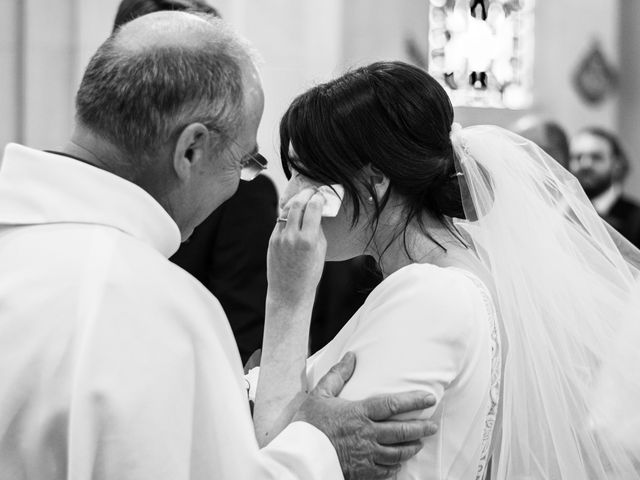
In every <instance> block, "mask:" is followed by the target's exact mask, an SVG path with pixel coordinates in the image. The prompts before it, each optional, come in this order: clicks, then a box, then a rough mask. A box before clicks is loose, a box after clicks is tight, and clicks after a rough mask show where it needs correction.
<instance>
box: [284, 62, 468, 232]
mask: <svg viewBox="0 0 640 480" xmlns="http://www.w3.org/2000/svg"><path fill="white" fill-rule="evenodd" d="M452 123H453V107H452V105H451V101H450V100H449V97H448V96H447V94H446V92H445V91H444V89H443V88H442V87H441V86H440V84H439V83H438V82H437V81H436V80H435V79H434V78H433V77H431V76H430V75H429V74H428V73H427V72H425V71H424V70H422V69H420V68H417V67H414V66H412V65H408V64H406V63H403V62H377V63H373V64H371V65H368V66H366V67H361V68H358V69H357V70H353V71H351V72H348V73H346V74H345V75H343V76H341V77H339V78H337V79H335V80H332V81H330V82H327V83H323V84H321V85H318V86H315V87H313V88H312V89H310V90H309V91H307V92H305V93H303V94H302V95H300V96H299V97H297V98H296V99H295V100H294V101H293V103H292V104H291V106H290V107H289V109H288V110H287V112H286V113H285V114H284V116H283V118H282V121H281V122H280V158H281V160H282V166H283V168H284V171H285V173H286V174H287V177H289V176H290V167H293V168H294V169H295V170H296V171H298V172H300V173H301V174H302V175H305V176H306V177H308V178H310V179H312V180H315V181H318V182H322V183H324V184H333V183H339V184H341V185H343V186H344V188H345V190H346V193H347V196H348V198H349V199H351V201H352V202H353V218H352V225H355V223H356V222H357V221H358V218H359V214H360V203H361V202H364V201H365V199H363V198H362V197H361V194H360V191H359V190H358V188H356V185H355V183H354V182H355V181H356V179H357V178H358V177H357V173H358V172H359V171H360V169H362V167H364V166H365V165H369V164H370V165H372V166H374V167H375V168H377V169H378V170H380V171H381V172H382V173H384V174H385V175H386V176H387V177H388V178H389V180H390V189H389V190H388V191H387V194H386V195H385V196H384V198H382V199H380V200H379V201H378V199H377V198H376V195H375V192H374V190H373V185H371V184H369V183H366V182H364V183H363V185H364V187H365V189H366V190H367V191H368V192H369V194H370V195H371V197H373V199H374V202H375V215H374V218H373V220H372V222H373V228H374V229H375V228H376V226H377V221H378V219H379V216H380V212H381V211H382V209H383V208H384V206H385V205H386V203H387V201H388V199H389V194H390V190H391V189H393V191H394V192H396V193H398V194H400V195H402V196H403V197H404V198H405V200H406V206H407V216H406V223H405V226H404V228H403V229H402V232H405V231H406V227H407V226H408V225H409V222H411V220H412V219H414V218H415V219H417V220H418V222H419V223H420V225H421V226H422V222H421V218H422V215H420V214H421V213H422V212H425V211H426V212H428V213H429V214H430V215H431V216H433V217H435V218H436V219H439V220H441V221H444V217H445V216H448V217H460V218H463V217H464V211H463V207H462V200H461V196H460V187H459V185H458V178H457V177H456V176H455V171H456V168H455V162H454V152H453V147H452V145H451V140H450V131H451V124H452ZM290 145H291V146H292V147H293V149H294V150H295V153H296V156H295V157H292V156H290V155H289V146H290ZM398 233H400V232H398Z"/></svg>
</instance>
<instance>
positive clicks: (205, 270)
mask: <svg viewBox="0 0 640 480" xmlns="http://www.w3.org/2000/svg"><path fill="white" fill-rule="evenodd" d="M277 214H278V195H277V193H276V189H275V186H274V185H273V182H272V181H271V180H270V179H269V178H268V177H266V176H264V175H259V176H258V177H256V178H255V179H254V180H252V181H251V182H240V186H239V187H238V191H237V192H236V194H235V195H234V196H233V197H231V198H230V199H229V200H227V201H226V202H225V203H224V204H223V205H221V206H220V207H219V208H218V209H217V210H216V211H215V212H213V213H212V214H211V215H210V216H209V217H208V218H207V219H206V220H205V221H204V222H203V223H202V224H200V225H199V226H198V227H197V228H196V229H195V231H194V232H193V235H192V236H191V238H189V240H187V241H186V242H185V243H183V244H182V245H181V246H180V249H179V250H178V251H177V252H176V253H175V255H174V256H173V257H171V259H170V260H171V261H172V262H174V263H175V264H177V265H179V266H180V267H182V268H183V269H185V270H186V271H187V272H189V273H190V274H191V275H193V276H194V277H196V278H197V279H198V280H200V282H202V284H203V285H204V286H205V287H207V288H208V289H209V290H210V291H211V293H213V294H214V295H215V296H216V298H217V299H218V300H219V301H220V303H221V304H222V308H224V311H225V313H226V314H227V317H228V318H229V323H230V324H231V329H232V330H233V334H234V336H235V338H236V342H237V344H238V349H239V350H240V356H241V357H242V361H243V363H244V362H246V361H247V359H248V357H249V356H250V355H251V354H252V353H253V351H254V350H256V349H258V348H260V346H261V345H262V334H263V331H264V308H265V299H266V294H267V247H268V245H269V237H270V236H271V232H272V231H273V227H274V225H275V220H276V217H277Z"/></svg>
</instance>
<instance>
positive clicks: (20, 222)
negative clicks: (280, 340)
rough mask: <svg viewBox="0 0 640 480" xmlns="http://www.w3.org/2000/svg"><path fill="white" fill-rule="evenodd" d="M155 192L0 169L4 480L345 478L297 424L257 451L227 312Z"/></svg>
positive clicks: (27, 162)
mask: <svg viewBox="0 0 640 480" xmlns="http://www.w3.org/2000/svg"><path fill="white" fill-rule="evenodd" d="M179 242H180V234H179V231H178V228H177V226H176V224H175V223H174V222H173V220H172V219H171V218H170V217H169V215H168V214H167V213H166V211H165V210H164V209H163V208H162V207H161V206H160V205H159V204H158V203H157V202H156V201H155V200H154V199H153V198H152V197H151V196H150V195H148V194H147V193H146V192H145V191H144V190H142V189H141V188H139V187H137V186H136V185H134V184H133V183H130V182H128V181H126V180H124V179H122V178H120V177H117V176H115V175H112V174H110V173H108V172H105V171H103V170H100V169H98V168H96V167H93V166H90V165H87V164H84V163H82V162H79V161H76V160H74V159H70V158H67V157H63V156H59V155H54V154H49V153H45V152H41V151H38V150H33V149H30V148H26V147H23V146H20V145H15V144H11V145H9V146H8V147H7V148H6V150H5V154H4V158H3V163H2V167H1V169H0V272H1V274H0V479H2V480H5V479H7V480H9V479H11V480H27V479H28V480H62V479H69V480H71V479H72V480H89V479H92V480H103V479H105V480H106V479H109V480H165V479H166V480H187V479H189V480H205V479H206V480H212V479H220V480H225V479H230V480H231V479H232V480H245V479H246V480H259V479H274V480H275V479H278V480H286V479H305V480H309V479H326V478H332V479H333V478H337V477H339V478H341V473H340V466H339V463H338V459H337V455H336V452H335V450H334V449H333V447H332V445H331V442H330V441H329V439H328V438H327V437H326V436H325V435H324V434H323V433H322V432H320V431H319V430H318V429H316V428H315V427H313V426H311V425H309V424H307V423H303V422H296V423H293V424H291V425H289V426H288V427H287V428H286V429H285V430H284V431H283V432H282V433H281V434H280V435H279V436H278V437H277V438H276V439H275V440H274V441H273V442H272V443H270V444H269V446H268V447H266V448H264V449H262V450H260V449H259V448H258V445H257V442H256V439H255V436H254V431H253V425H252V422H251V417H250V413H249V407H248V403H247V395H246V387H245V382H244V378H243V372H242V365H241V362H240V357H239V354H238V350H237V347H236V345H235V342H234V338H233V335H232V333H231V329H230V327H229V324H228V322H227V319H226V317H225V314H224V312H223V310H222V308H221V306H220V304H219V303H218V302H217V300H216V299H215V298H214V297H213V296H212V295H211V294H210V293H209V292H208V291H207V290H206V289H205V288H204V287H202V286H201V285H200V284H199V283H198V282H197V281H196V280H195V279H194V278H192V277H191V276H190V275H189V274H187V273H186V272H184V271H183V270H181V269H180V268H178V267H177V266H175V265H173V264H172V263H170V262H169V261H168V260H167V258H168V257H169V256H170V255H171V254H172V253H173V252H174V251H175V250H176V249H177V248H178V245H179Z"/></svg>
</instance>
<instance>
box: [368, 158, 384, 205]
mask: <svg viewBox="0 0 640 480" xmlns="http://www.w3.org/2000/svg"><path fill="white" fill-rule="evenodd" d="M363 170H364V175H365V177H364V178H365V181H366V182H367V183H368V184H369V185H370V186H371V187H372V188H373V189H374V191H375V192H376V197H377V199H378V200H381V199H382V198H383V197H384V195H385V194H386V193H387V190H389V177H387V176H386V175H385V174H384V173H382V171H381V170H380V169H378V168H377V167H375V166H373V165H371V164H369V165H367V166H365V167H364V169H363Z"/></svg>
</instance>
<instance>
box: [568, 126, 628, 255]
mask: <svg viewBox="0 0 640 480" xmlns="http://www.w3.org/2000/svg"><path fill="white" fill-rule="evenodd" d="M569 167H570V171H571V173H573V174H574V175H575V176H576V177H577V179H578V180H579V181H580V184H581V185H582V188H584V191H585V192H586V194H587V195H588V197H589V198H590V199H591V202H592V203H593V206H594V208H595V209H596V210H597V212H598V213H599V214H600V216H601V217H602V218H604V219H605V220H606V221H607V222H608V223H609V224H610V225H611V226H612V227H613V228H615V229H616V230H618V231H619V232H620V233H621V234H622V235H623V236H624V237H626V238H627V240H629V241H630V242H631V243H633V244H634V245H635V246H636V247H640V206H639V205H638V204H637V203H635V202H634V201H633V200H631V199H630V198H627V197H626V196H624V195H623V193H622V183H623V182H624V180H625V178H626V177H627V175H628V173H629V159H628V158H627V156H626V154H625V152H624V150H623V149H622V146H621V145H620V141H619V140H618V139H617V138H616V136H615V135H614V134H613V133H611V132H609V131H607V130H604V129H602V128H598V127H587V128H584V129H582V130H580V131H579V132H578V133H577V134H576V135H575V136H574V137H573V138H572V139H571V161H570V163H569Z"/></svg>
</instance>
